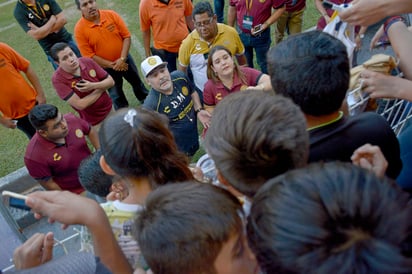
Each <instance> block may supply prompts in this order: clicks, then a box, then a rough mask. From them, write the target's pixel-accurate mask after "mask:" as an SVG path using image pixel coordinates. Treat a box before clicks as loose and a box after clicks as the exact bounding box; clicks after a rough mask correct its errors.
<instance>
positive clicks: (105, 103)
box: [52, 57, 112, 125]
mask: <svg viewBox="0 0 412 274" xmlns="http://www.w3.org/2000/svg"><path fill="white" fill-rule="evenodd" d="M79 63H80V77H76V76H74V75H72V74H70V73H68V72H66V71H64V70H63V69H61V68H60V67H59V68H58V69H57V70H56V71H55V72H54V74H53V78H52V82H53V86H54V88H55V90H56V92H57V95H59V97H60V98H62V99H63V100H65V101H67V100H69V99H70V97H71V96H73V94H77V96H79V97H80V98H83V97H85V96H87V95H89V94H90V93H92V91H89V92H81V91H79V90H78V89H77V88H76V83H77V82H79V81H80V80H82V79H84V80H87V81H90V82H100V81H102V80H104V79H106V78H107V77H108V75H109V74H108V73H107V72H106V71H105V70H104V69H102V68H101V67H100V66H99V65H98V64H97V63H96V62H95V61H94V60H93V59H91V58H86V57H81V58H79ZM72 107H73V106H72ZM73 108H74V109H75V110H76V111H77V112H78V113H79V115H80V117H81V118H83V119H84V120H86V121H87V122H89V123H90V124H92V125H97V124H99V123H100V122H102V121H103V120H104V119H105V118H106V117H107V115H109V113H110V111H111V109H112V100H111V99H110V97H109V95H108V94H107V92H104V93H102V95H101V96H100V98H99V99H97V101H96V102H94V103H93V104H92V105H90V106H88V107H87V108H85V109H83V110H80V109H76V108H75V107H73Z"/></svg>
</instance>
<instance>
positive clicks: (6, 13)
mask: <svg viewBox="0 0 412 274" xmlns="http://www.w3.org/2000/svg"><path fill="white" fill-rule="evenodd" d="M56 1H57V2H58V3H59V5H60V6H61V7H62V8H63V9H64V13H65V15H66V18H67V20H68V24H67V25H66V27H67V29H68V30H69V31H70V32H72V33H73V27H74V25H75V23H76V22H77V20H78V19H79V18H80V16H81V14H80V11H79V10H77V8H76V6H75V3H74V0H70V1H69V0H56ZM198 1H199V0H195V1H194V3H196V2H198ZM8 2H10V1H6V0H0V41H1V42H4V43H7V44H8V45H10V46H11V47H13V48H14V49H15V50H17V51H18V52H19V53H21V54H22V55H23V56H25V57H26V58H27V59H29V60H30V62H31V64H32V66H33V68H34V70H35V71H36V73H37V75H38V76H39V78H40V80H41V83H42V85H43V88H44V90H45V93H46V97H47V102H48V103H51V104H55V105H57V106H58V107H59V109H60V110H61V111H62V112H63V113H66V112H69V111H72V109H71V108H70V106H68V104H67V103H65V102H64V101H62V100H61V99H60V98H59V97H58V96H57V95H56V93H55V91H54V89H53V87H52V84H51V76H52V74H53V69H52V66H51V65H50V63H49V62H48V61H47V58H46V56H45V54H44V53H43V51H42V50H41V48H40V46H39V45H38V43H37V41H35V40H33V39H32V38H30V37H29V36H27V35H26V34H25V33H24V31H23V30H22V29H21V28H20V26H19V25H18V24H17V22H16V20H15V19H14V17H13V10H14V6H15V1H12V2H11V3H9V4H8ZM225 2H226V5H228V0H226V1H225ZM212 4H213V1H212ZM98 6H99V8H101V9H113V10H115V11H116V12H118V13H119V14H121V15H122V17H123V19H124V20H125V21H126V24H127V25H128V27H129V30H130V31H131V33H132V35H133V36H132V48H131V55H132V56H133V58H134V59H135V61H136V64H138V67H140V66H139V64H140V62H141V61H142V59H143V57H144V49H143V44H142V39H141V33H140V28H139V24H138V22H139V19H138V14H139V13H138V8H139V1H127V0H116V1H109V0H99V1H98ZM318 16H319V14H318V12H317V10H316V9H315V7H314V4H313V1H308V2H307V8H306V11H305V14H304V29H307V28H310V27H312V26H314V25H315V23H316V21H317V18H318ZM272 31H273V27H272ZM272 37H274V36H272ZM125 82H126V81H125ZM2 84H3V83H0V85H2ZM0 91H1V87H0ZM125 93H126V95H127V97H128V100H129V103H130V104H131V106H137V105H138V101H137V100H136V98H135V97H134V96H133V95H132V94H133V93H132V90H131V87H130V86H129V84H128V83H127V82H126V83H125ZM27 143H28V139H27V137H26V136H25V135H24V134H23V133H22V132H21V131H20V130H17V129H16V130H12V129H7V128H4V127H2V126H0V177H2V176H5V175H6V174H8V173H10V172H13V171H15V170H17V169H19V168H21V167H23V166H24V163H23V156H24V151H25V149H26V145H27ZM196 158H197V157H195V158H194V159H196Z"/></svg>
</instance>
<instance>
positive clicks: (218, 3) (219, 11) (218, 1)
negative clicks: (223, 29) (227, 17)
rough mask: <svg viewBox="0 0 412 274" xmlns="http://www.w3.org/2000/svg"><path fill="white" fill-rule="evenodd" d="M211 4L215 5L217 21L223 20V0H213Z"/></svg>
mask: <svg viewBox="0 0 412 274" xmlns="http://www.w3.org/2000/svg"><path fill="white" fill-rule="evenodd" d="M213 5H214V6H215V14H216V16H217V22H219V23H223V20H224V14H223V12H224V10H225V0H214V1H213Z"/></svg>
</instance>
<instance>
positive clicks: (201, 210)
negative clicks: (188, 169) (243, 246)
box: [135, 181, 243, 274]
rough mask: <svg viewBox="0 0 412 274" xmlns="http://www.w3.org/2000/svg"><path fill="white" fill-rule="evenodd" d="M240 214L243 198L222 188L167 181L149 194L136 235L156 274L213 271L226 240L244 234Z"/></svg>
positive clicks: (241, 213)
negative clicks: (236, 196) (238, 197)
mask: <svg viewBox="0 0 412 274" xmlns="http://www.w3.org/2000/svg"><path fill="white" fill-rule="evenodd" d="M242 216H243V212H242V206H241V204H240V202H239V200H238V199H237V198H235V197H234V196H232V195H231V194H230V193H229V192H227V191H226V190H224V189H222V188H219V187H216V186H213V185H211V184H204V183H198V182H194V181H190V182H185V183H177V184H169V185H165V186H162V187H159V188H158V189H156V190H154V191H153V192H151V193H150V194H149V196H148V197H147V199H146V205H145V207H144V209H143V211H141V212H140V213H139V214H138V216H137V219H136V221H135V224H136V231H135V235H136V238H137V240H138V243H139V247H140V249H141V251H142V254H143V256H144V258H145V260H146V261H147V263H148V265H149V266H150V268H151V270H152V271H153V273H156V274H191V273H215V271H214V267H213V264H214V262H215V260H216V257H217V255H218V254H219V252H220V250H221V249H222V246H223V244H224V243H226V242H227V241H228V240H229V238H230V237H231V236H234V235H236V236H239V237H240V236H241V235H242V234H243V220H242ZM159 251H161V252H160V253H159Z"/></svg>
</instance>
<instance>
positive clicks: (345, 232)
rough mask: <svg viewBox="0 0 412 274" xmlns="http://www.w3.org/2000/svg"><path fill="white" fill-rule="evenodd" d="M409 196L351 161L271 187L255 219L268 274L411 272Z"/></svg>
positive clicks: (251, 227)
mask: <svg viewBox="0 0 412 274" xmlns="http://www.w3.org/2000/svg"><path fill="white" fill-rule="evenodd" d="M411 214H412V207H411V205H410V202H409V195H408V194H407V193H404V192H403V191H402V190H401V189H400V188H398V187H397V186H396V185H395V184H394V183H393V182H392V181H389V179H381V178H378V177H376V176H375V175H374V174H372V173H371V172H369V171H367V170H364V169H362V168H359V167H356V166H353V165H352V164H349V163H338V162H335V163H333V162H331V163H327V164H322V163H317V164H312V165H310V166H308V167H306V168H302V169H298V170H294V171H291V172H288V173H286V174H284V175H282V176H279V177H277V178H274V179H272V180H270V181H268V182H267V183H266V184H265V185H264V186H263V187H262V188H261V189H260V190H259V192H258V193H257V194H256V196H255V199H254V201H253V204H252V209H251V214H250V216H249V219H248V224H247V232H248V240H249V244H250V246H251V248H252V250H253V251H254V253H255V254H256V256H257V259H258V261H259V264H260V266H261V268H262V269H263V270H264V271H266V273H342V274H343V273H365V274H366V273H411V272H412V261H411V259H410V258H408V257H409V256H410V246H411V244H410V239H409V238H410V237H409V236H410V233H411V229H412V220H411V217H410V216H411Z"/></svg>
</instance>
